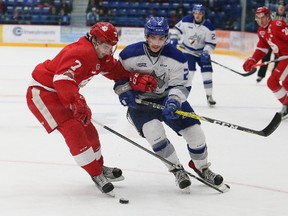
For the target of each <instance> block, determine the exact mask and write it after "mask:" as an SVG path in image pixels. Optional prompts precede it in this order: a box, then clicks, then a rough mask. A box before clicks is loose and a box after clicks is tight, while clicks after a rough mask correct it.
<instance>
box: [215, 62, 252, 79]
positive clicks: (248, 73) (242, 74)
mask: <svg viewBox="0 0 288 216" xmlns="http://www.w3.org/2000/svg"><path fill="white" fill-rule="evenodd" d="M210 61H211V62H212V63H214V64H217V65H219V66H221V67H223V68H226V69H227V70H230V71H232V72H234V73H236V74H239V75H241V76H244V77H247V76H250V75H252V74H254V73H255V72H256V71H257V69H256V68H254V69H253V70H252V71H250V72H247V73H240V72H238V71H235V70H233V69H231V68H229V67H227V66H225V65H222V64H220V63H218V62H216V61H213V60H212V59H210Z"/></svg>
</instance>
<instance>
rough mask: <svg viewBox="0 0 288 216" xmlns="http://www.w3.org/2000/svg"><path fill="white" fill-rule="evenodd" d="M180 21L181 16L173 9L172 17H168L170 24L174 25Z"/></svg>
mask: <svg viewBox="0 0 288 216" xmlns="http://www.w3.org/2000/svg"><path fill="white" fill-rule="evenodd" d="M178 21H179V18H178V14H177V12H176V11H175V10H173V11H171V14H170V17H169V19H168V23H169V26H170V27H174V26H175V25H176V23H178Z"/></svg>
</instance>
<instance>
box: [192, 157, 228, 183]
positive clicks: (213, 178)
mask: <svg viewBox="0 0 288 216" xmlns="http://www.w3.org/2000/svg"><path fill="white" fill-rule="evenodd" d="M188 165H189V167H191V168H192V169H193V170H194V171H195V172H196V173H197V174H198V176H199V177H200V178H202V179H203V180H205V181H207V182H208V183H210V184H213V185H216V186H219V185H221V184H222V183H223V177H222V176H221V175H219V174H216V173H214V172H212V171H211V170H210V169H209V168H208V167H209V166H210V163H208V164H207V166H205V167H203V168H202V169H201V170H199V169H197V168H196V167H195V164H194V162H193V161H192V160H191V161H190V162H189V164H188Z"/></svg>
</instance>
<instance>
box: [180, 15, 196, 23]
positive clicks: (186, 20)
mask: <svg viewBox="0 0 288 216" xmlns="http://www.w3.org/2000/svg"><path fill="white" fill-rule="evenodd" d="M193 20H194V17H193V16H192V15H190V14H189V15H186V16H184V17H183V18H182V20H181V21H182V22H184V23H185V22H189V23H193Z"/></svg>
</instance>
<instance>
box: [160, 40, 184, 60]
mask: <svg viewBox="0 0 288 216" xmlns="http://www.w3.org/2000/svg"><path fill="white" fill-rule="evenodd" d="M161 55H163V56H166V57H169V58H171V59H174V60H176V61H178V62H181V63H185V62H186V61H187V59H186V57H185V56H184V54H183V53H182V52H181V51H180V50H178V49H177V48H175V47H174V46H173V45H172V44H167V45H166V46H165V47H164V49H163V51H162V53H161Z"/></svg>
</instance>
